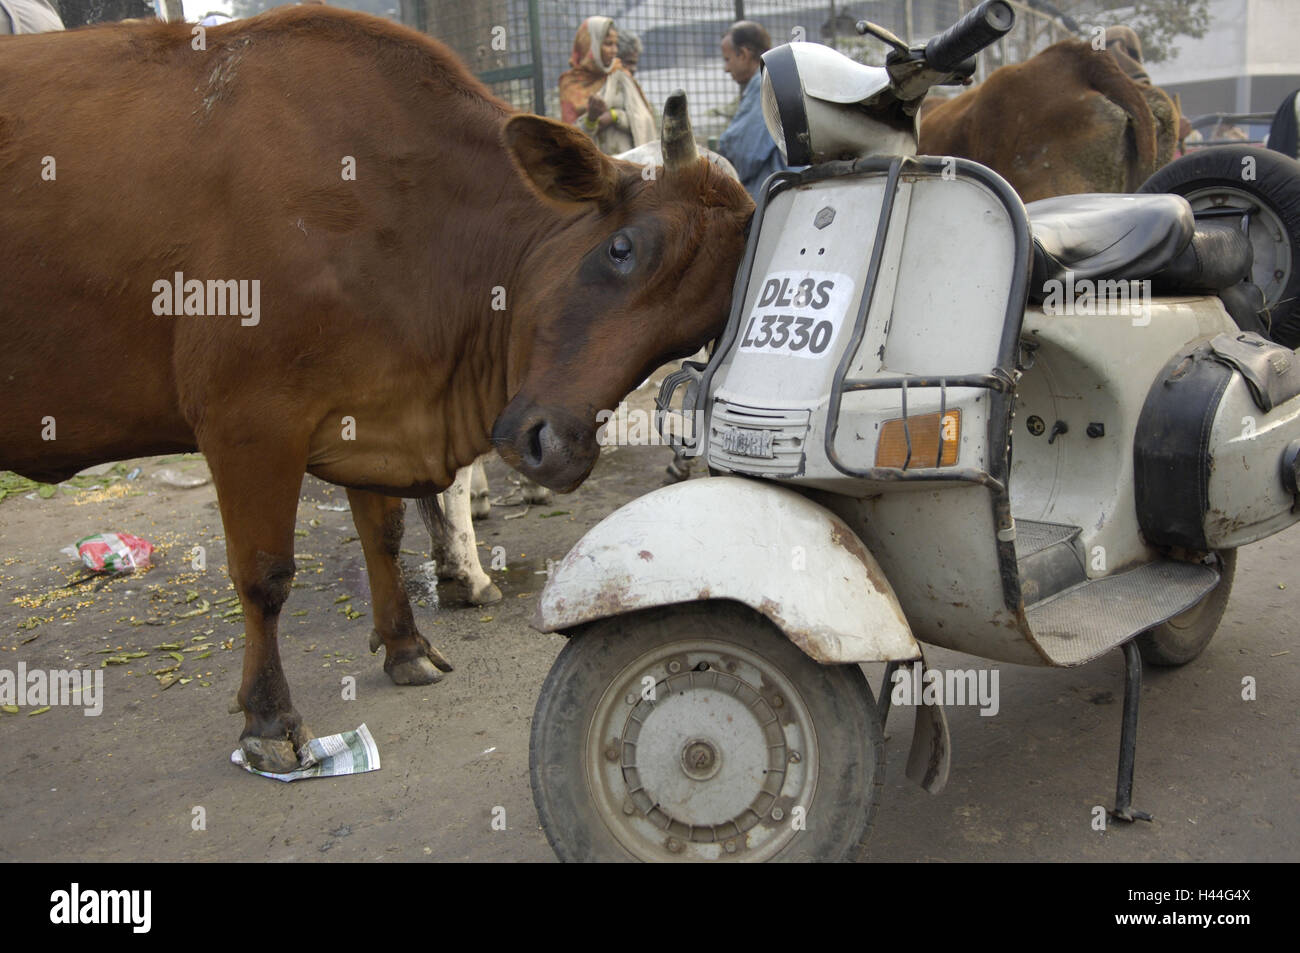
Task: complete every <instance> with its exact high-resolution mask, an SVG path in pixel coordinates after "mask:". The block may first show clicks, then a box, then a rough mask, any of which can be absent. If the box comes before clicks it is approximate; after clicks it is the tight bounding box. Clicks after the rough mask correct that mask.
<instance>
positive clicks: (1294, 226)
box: [1138, 146, 1300, 348]
mask: <svg viewBox="0 0 1300 953" xmlns="http://www.w3.org/2000/svg"><path fill="white" fill-rule="evenodd" d="M1138 191H1139V192H1172V193H1174V194H1175V195H1181V196H1183V197H1184V198H1186V199H1187V200H1188V202H1190V203H1191V205H1192V210H1193V211H1194V212H1205V211H1207V210H1212V209H1218V208H1222V209H1224V210H1225V211H1226V210H1227V209H1230V208H1240V209H1242V210H1243V212H1244V211H1245V210H1246V209H1248V208H1251V207H1252V206H1253V207H1254V208H1255V211H1253V212H1251V215H1250V240H1251V245H1253V246H1254V250H1255V265H1254V269H1253V270H1252V273H1251V280H1252V281H1253V282H1254V283H1255V284H1256V285H1258V286H1259V289H1260V290H1261V291H1262V292H1264V301H1265V304H1266V305H1267V306H1268V308H1269V311H1270V313H1271V318H1272V329H1271V332H1270V335H1271V337H1272V338H1273V340H1275V341H1277V342H1278V343H1279V344H1285V345H1286V346H1287V347H1290V348H1295V347H1300V300H1298V299H1300V162H1297V161H1296V160H1295V159H1292V158H1290V157H1288V156H1284V155H1282V153H1280V152H1273V151H1272V150H1270V149H1258V148H1255V147H1253V146H1211V147H1209V148H1206V149H1198V150H1196V151H1195V152H1190V153H1188V154H1187V155H1185V156H1183V157H1182V158H1181V159H1176V160H1174V161H1173V162H1171V163H1169V165H1167V166H1165V167H1164V168H1163V169H1160V170H1158V171H1157V172H1156V174H1155V175H1153V176H1151V178H1149V179H1147V180H1146V181H1145V182H1144V183H1142V187H1141V188H1140V189H1138Z"/></svg>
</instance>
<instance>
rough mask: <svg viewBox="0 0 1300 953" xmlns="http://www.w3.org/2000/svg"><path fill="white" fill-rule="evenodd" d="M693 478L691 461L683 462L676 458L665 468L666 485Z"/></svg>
mask: <svg viewBox="0 0 1300 953" xmlns="http://www.w3.org/2000/svg"><path fill="white" fill-rule="evenodd" d="M690 478H691V465H690V463H689V462H687V463H682V462H681V461H679V460H677V459H674V460H673V462H672V463H670V464H668V467H667V468H666V469H665V470H664V484H663V485H664V486H672V485H673V484H675V483H681V482H682V481H683V480H689V479H690Z"/></svg>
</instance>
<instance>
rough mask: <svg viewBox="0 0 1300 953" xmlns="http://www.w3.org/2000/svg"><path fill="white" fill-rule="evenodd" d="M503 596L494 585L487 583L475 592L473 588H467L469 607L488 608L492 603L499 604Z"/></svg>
mask: <svg viewBox="0 0 1300 953" xmlns="http://www.w3.org/2000/svg"><path fill="white" fill-rule="evenodd" d="M502 598H503V596H502V595H501V590H500V589H498V588H497V587H496V583H494V582H491V581H489V582H488V583H487V585H485V586H482V587H481V588H479V589H478V590H475V589H474V587H473V586H470V587H469V601H470V605H475V606H490V605H492V603H494V602H500V601H501V600H502Z"/></svg>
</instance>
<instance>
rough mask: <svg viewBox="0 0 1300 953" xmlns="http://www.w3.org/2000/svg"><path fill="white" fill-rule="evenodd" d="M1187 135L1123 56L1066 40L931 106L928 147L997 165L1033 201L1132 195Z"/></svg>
mask: <svg viewBox="0 0 1300 953" xmlns="http://www.w3.org/2000/svg"><path fill="white" fill-rule="evenodd" d="M1119 52H1123V51H1122V50H1121V51H1119ZM1177 130H1178V116H1177V110H1176V109H1175V107H1174V104H1173V101H1172V100H1170V99H1169V97H1168V96H1167V95H1165V93H1164V92H1162V91H1161V90H1159V89H1157V88H1155V87H1154V86H1151V85H1149V84H1148V85H1146V86H1142V85H1139V84H1138V83H1136V82H1134V81H1133V80H1132V79H1131V78H1130V77H1129V76H1128V75H1126V74H1125V72H1124V69H1123V68H1122V67H1121V65H1120V63H1119V58H1118V56H1117V55H1115V54H1109V55H1108V54H1107V53H1105V52H1103V51H1099V50H1096V49H1094V48H1093V47H1092V45H1091V44H1090V43H1086V42H1083V41H1081V40H1065V41H1063V42H1060V43H1057V44H1055V45H1053V46H1049V47H1048V48H1047V49H1046V50H1044V51H1043V52H1041V53H1039V54H1038V55H1037V56H1034V57H1032V58H1030V59H1029V60H1026V61H1025V62H1024V63H1019V64H1016V65H1012V66H1003V67H1001V68H1000V69H997V70H994V71H993V72H992V73H991V74H990V75H989V77H988V79H986V80H985V81H984V82H983V83H981V84H980V85H979V86H978V87H976V88H975V89H973V90H971V91H970V92H967V93H963V94H962V95H960V96H957V97H955V98H954V99H951V100H949V101H948V102H945V103H942V104H941V105H939V106H936V107H934V108H933V109H931V110H929V111H928V112H927V113H926V114H925V119H924V121H923V122H922V123H921V142H920V150H921V152H922V153H924V154H926V155H940V156H962V157H964V158H968V159H974V160H975V161H976V162H979V163H982V164H983V165H987V166H989V167H990V168H992V169H993V170H994V171H996V172H998V173H999V174H1000V175H1001V176H1002V177H1003V178H1005V179H1006V180H1007V181H1008V182H1010V183H1011V185H1012V187H1013V188H1015V190H1016V191H1017V192H1018V193H1020V197H1021V198H1022V199H1023V200H1024V201H1026V202H1031V201H1033V200H1035V199H1041V198H1047V197H1049V196H1053V195H1067V194H1071V193H1075V192H1132V191H1134V190H1135V189H1137V187H1138V186H1139V185H1141V184H1142V183H1143V182H1144V181H1146V179H1147V178H1148V177H1149V176H1150V175H1151V174H1152V173H1153V172H1154V171H1155V170H1156V169H1158V168H1160V166H1162V165H1164V164H1166V163H1167V162H1169V161H1170V160H1171V159H1172V158H1173V150H1174V145H1175V143H1176V142H1177V138H1178V134H1177Z"/></svg>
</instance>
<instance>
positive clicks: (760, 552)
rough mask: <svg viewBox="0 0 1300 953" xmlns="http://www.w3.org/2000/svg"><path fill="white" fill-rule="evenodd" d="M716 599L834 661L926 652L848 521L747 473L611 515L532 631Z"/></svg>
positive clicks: (583, 547) (549, 597) (546, 600)
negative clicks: (749, 611) (760, 618)
mask: <svg viewBox="0 0 1300 953" xmlns="http://www.w3.org/2000/svg"><path fill="white" fill-rule="evenodd" d="M708 599H733V600H736V601H737V602H742V603H744V604H745V605H748V606H750V607H751V608H753V609H754V610H756V611H757V612H759V613H761V614H762V615H764V616H766V617H767V618H769V619H770V620H771V621H772V622H773V623H775V624H776V626H777V627H778V628H779V629H780V630H781V631H782V632H783V633H785V635H786V636H787V637H788V638H789V639H790V640H791V641H792V642H794V643H795V644H796V645H797V646H798V647H799V648H800V649H802V650H803V651H804V652H805V653H806V654H807V655H808V656H809V657H811V658H813V659H815V660H816V661H818V662H822V663H825V664H832V663H855V662H872V661H906V660H910V659H915V658H919V657H920V654H921V650H920V647H919V646H918V645H917V642H916V640H915V638H913V636H912V631H911V627H910V626H909V625H908V622H907V619H906V618H905V616H904V615H903V610H902V607H901V606H900V605H899V602H898V597H897V596H896V595H895V594H894V590H893V588H892V587H891V586H890V585H889V581H888V580H887V579H886V578H885V575H884V573H883V572H882V571H881V569H880V566H879V564H878V563H877V562H876V560H875V558H874V557H873V556H872V555H871V553H870V552H869V551H868V550H867V548H866V547H865V546H864V545H863V544H862V541H861V540H860V539H859V538H858V536H857V535H856V534H855V533H854V532H853V530H852V529H850V528H849V526H848V524H847V523H845V522H844V521H843V520H841V519H840V518H839V517H838V516H835V515H833V514H832V513H830V512H829V511H828V510H826V509H824V508H823V507H821V506H818V505H817V504H816V503H813V502H812V501H810V500H808V499H807V498H805V497H804V496H802V495H801V494H799V493H797V492H795V491H793V490H790V489H787V488H785V487H782V486H779V485H777V484H774V483H770V482H767V481H759V480H749V479H743V478H738V477H714V478H710V479H707V480H689V481H687V482H685V483H680V484H677V485H676V486H670V487H664V488H662V489H659V490H656V491H654V492H652V493H648V494H646V495H645V496H642V497H639V498H638V499H636V500H633V501H632V502H631V503H628V504H627V505H626V506H623V507H622V508H620V509H618V510H616V511H615V512H613V513H611V514H610V515H609V516H608V517H606V518H605V519H604V520H602V521H601V522H600V523H598V524H597V525H596V526H594V527H592V529H591V530H590V531H589V532H588V533H587V535H586V536H584V537H583V538H582V539H581V540H579V541H578V543H577V545H575V546H574V547H573V549H571V550H570V551H569V553H568V555H567V556H565V558H564V559H563V561H561V563H560V564H559V565H558V566H557V567H555V569H554V570H553V571H552V573H551V578H550V580H549V581H548V582H547V585H546V588H545V590H544V591H543V592H542V597H541V599H540V600H539V604H538V609H537V614H536V616H535V617H534V619H533V623H532V624H533V627H534V628H536V629H539V630H540V631H542V632H562V631H567V630H569V629H572V628H574V627H575V626H578V625H581V624H583V623H585V622H591V621H594V620H596V619H600V618H606V617H609V616H614V615H621V614H623V613H626V612H631V611H634V610H638V609H648V608H653V607H656V606H666V605H674V604H678V603H684V602H695V601H699V600H708Z"/></svg>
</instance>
